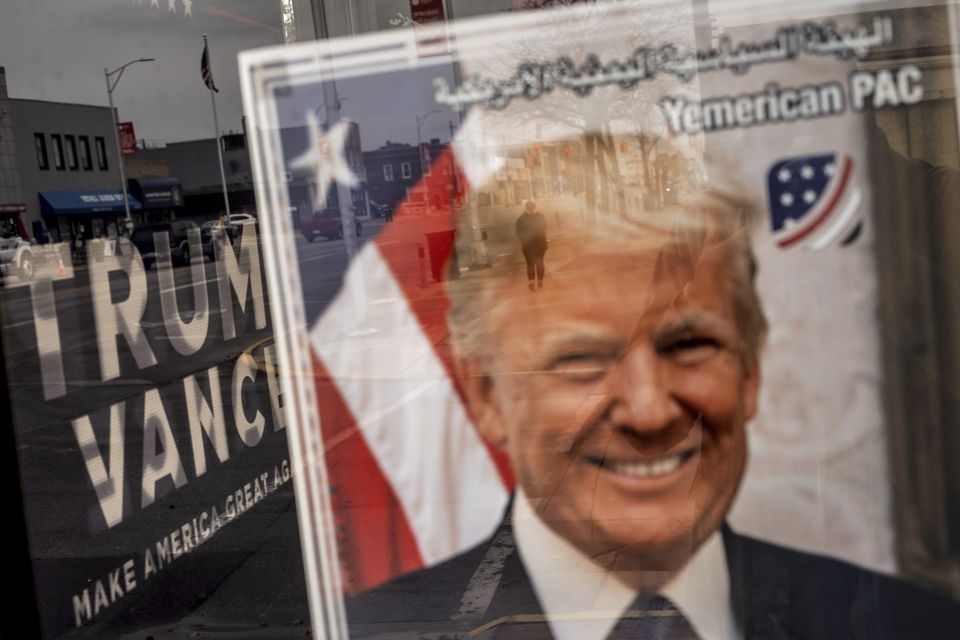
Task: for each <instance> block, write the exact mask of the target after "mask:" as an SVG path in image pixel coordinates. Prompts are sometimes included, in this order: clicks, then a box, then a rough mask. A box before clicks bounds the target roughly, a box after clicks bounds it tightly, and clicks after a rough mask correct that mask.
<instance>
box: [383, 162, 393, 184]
mask: <svg viewBox="0 0 960 640" xmlns="http://www.w3.org/2000/svg"><path fill="white" fill-rule="evenodd" d="M383 181H384V182H393V165H392V164H390V163H389V162H385V163H384V165H383Z"/></svg>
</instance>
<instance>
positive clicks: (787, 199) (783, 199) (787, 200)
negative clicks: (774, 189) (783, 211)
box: [780, 193, 793, 207]
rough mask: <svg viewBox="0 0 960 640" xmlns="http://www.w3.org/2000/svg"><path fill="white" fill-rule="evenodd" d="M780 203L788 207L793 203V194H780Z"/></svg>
mask: <svg viewBox="0 0 960 640" xmlns="http://www.w3.org/2000/svg"><path fill="white" fill-rule="evenodd" d="M780 204H782V205H783V206H785V207H789V206H790V205H792V204H793V196H792V195H790V194H789V193H785V194H783V195H782V196H780Z"/></svg>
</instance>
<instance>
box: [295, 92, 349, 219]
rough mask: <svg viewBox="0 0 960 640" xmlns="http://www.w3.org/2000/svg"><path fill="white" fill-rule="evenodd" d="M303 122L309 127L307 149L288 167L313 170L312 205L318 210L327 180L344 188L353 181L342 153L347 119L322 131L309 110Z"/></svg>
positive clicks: (324, 198) (320, 206)
mask: <svg viewBox="0 0 960 640" xmlns="http://www.w3.org/2000/svg"><path fill="white" fill-rule="evenodd" d="M307 125H308V127H309V129H310V148H309V149H308V150H307V151H306V152H304V153H303V154H302V155H300V156H299V157H297V158H294V159H293V161H292V162H291V163H290V168H291V169H294V170H296V169H311V170H313V171H314V172H315V177H314V181H315V187H316V188H315V190H314V192H313V207H314V209H322V208H324V206H325V203H326V200H327V191H328V190H329V189H330V183H332V182H339V183H340V184H345V185H347V186H348V187H352V186H354V185H356V184H357V176H355V175H354V174H353V171H351V170H350V166H349V165H348V164H347V159H346V157H345V156H344V153H343V151H344V147H345V146H346V142H347V133H348V131H349V130H350V125H349V123H347V122H338V123H337V124H335V125H333V127H331V128H330V130H329V131H327V132H326V133H324V132H323V129H322V128H321V127H320V123H319V122H317V116H316V114H315V113H313V112H312V111H311V112H310V113H308V114H307Z"/></svg>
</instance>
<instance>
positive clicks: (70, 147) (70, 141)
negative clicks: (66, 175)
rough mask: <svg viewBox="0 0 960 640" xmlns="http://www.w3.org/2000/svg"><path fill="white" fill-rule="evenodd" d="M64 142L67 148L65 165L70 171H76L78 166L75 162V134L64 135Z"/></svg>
mask: <svg viewBox="0 0 960 640" xmlns="http://www.w3.org/2000/svg"><path fill="white" fill-rule="evenodd" d="M64 142H65V143H66V147H65V148H66V150H67V167H68V168H69V169H70V170H71V171H76V170H77V167H78V166H79V164H78V163H77V138H76V136H69V135H68V136H64Z"/></svg>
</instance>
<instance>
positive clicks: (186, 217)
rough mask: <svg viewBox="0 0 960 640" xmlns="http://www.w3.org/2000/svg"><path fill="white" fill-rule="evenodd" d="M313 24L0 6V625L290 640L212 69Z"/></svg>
mask: <svg viewBox="0 0 960 640" xmlns="http://www.w3.org/2000/svg"><path fill="white" fill-rule="evenodd" d="M294 11H295V12H296V13H294ZM313 24H314V19H313V15H312V9H311V7H310V2H309V1H307V0H283V1H282V2H262V1H260V0H236V1H231V2H214V1H212V0H170V1H169V2H168V1H167V0H160V1H159V2H157V1H156V0H151V1H149V2H147V1H144V2H129V1H118V0H91V1H90V2H85V3H63V2H60V1H59V0H34V1H31V2H22V1H20V0H13V1H12V2H4V3H2V7H0V347H2V348H0V356H2V357H0V366H2V367H3V369H4V370H5V372H6V378H5V380H6V381H7V383H8V384H7V388H6V390H7V391H8V392H9V395H8V397H9V402H0V406H2V407H3V412H4V415H3V419H2V420H0V422H2V423H3V424H4V430H3V431H4V434H5V435H4V437H7V436H9V440H6V441H4V442H3V446H2V449H3V450H4V451H5V452H6V453H9V454H10V458H9V459H5V460H4V461H3V463H2V464H0V468H3V469H4V470H7V469H10V470H11V472H12V473H11V474H10V475H8V476H6V477H5V478H4V480H6V481H7V482H5V486H9V487H11V489H12V491H11V493H13V494H16V495H17V497H18V498H19V499H20V506H17V507H16V508H14V509H12V510H8V513H7V515H8V517H9V518H10V520H9V523H8V529H7V530H6V531H5V532H6V533H7V534H8V535H10V534H11V533H12V534H16V532H17V531H19V532H20V533H21V534H22V535H21V537H20V538H16V537H15V535H14V537H13V542H8V544H10V545H11V546H12V548H10V549H9V552H10V553H9V556H10V557H11V558H14V557H15V558H17V563H20V564H16V563H13V562H11V563H8V564H7V565H6V571H7V574H6V575H7V577H8V580H9V581H10V584H16V585H17V589H16V591H17V593H15V594H13V595H11V598H9V599H6V602H7V603H8V608H9V609H10V610H14V609H16V611H17V615H16V616H14V615H9V616H2V618H3V621H2V622H0V636H2V637H4V638H6V637H11V638H43V639H45V640H46V639H60V638H68V637H90V638H120V637H137V638H149V637H156V638H159V637H162V636H169V637H184V638H186V637H188V636H191V635H195V634H198V633H199V634H201V635H204V634H207V633H208V632H212V633H214V634H221V635H224V637H241V636H247V637H252V638H260V637H265V636H270V635H278V636H284V635H286V636H299V637H303V636H305V635H308V634H309V633H310V632H311V625H310V613H309V606H308V602H307V595H306V587H305V577H304V571H303V560H302V557H301V552H300V538H299V532H298V519H297V513H296V503H295V500H294V496H293V486H292V485H293V482H294V480H293V478H294V473H295V464H294V462H293V460H292V459H291V457H290V454H289V451H288V447H287V432H286V421H285V419H284V414H283V412H284V409H285V398H284V395H283V393H282V391H281V390H280V388H279V383H278V378H277V375H278V374H277V369H276V366H275V365H274V364H271V362H272V358H273V352H274V349H275V347H274V339H273V331H272V323H271V308H270V305H271V296H270V294H269V291H268V280H269V278H268V275H269V274H268V273H267V272H266V271H265V270H264V268H263V249H262V246H261V235H262V226H263V222H262V220H261V217H260V214H261V211H260V210H259V207H258V205H257V202H256V194H255V190H254V182H255V181H254V175H253V173H254V172H253V168H252V165H253V159H252V155H251V150H250V147H249V144H248V142H247V125H246V120H245V118H244V112H243V106H242V100H241V96H240V78H239V72H238V67H237V55H238V53H239V52H241V51H245V50H249V49H254V48H260V47H265V46H282V45H283V44H284V43H285V42H294V41H295V40H297V39H299V38H304V39H310V38H312V37H313V29H314V27H313ZM202 61H203V62H202ZM218 140H220V142H218ZM221 162H222V164H221ZM332 242H334V243H335V242H338V241H332ZM339 242H341V243H342V240H340V241H339ZM338 259H339V257H338V256H336V255H330V256H329V257H326V256H325V257H324V260H327V261H328V262H330V263H336V262H337V260H338ZM318 266H321V267H322V268H323V269H325V270H330V265H329V264H326V263H324V262H323V261H321V262H320V263H318ZM10 523H12V524H10ZM20 605H23V606H20ZM31 623H34V626H33V627H30V626H29V625H30V624H31ZM8 625H9V628H8ZM24 627H26V628H24Z"/></svg>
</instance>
